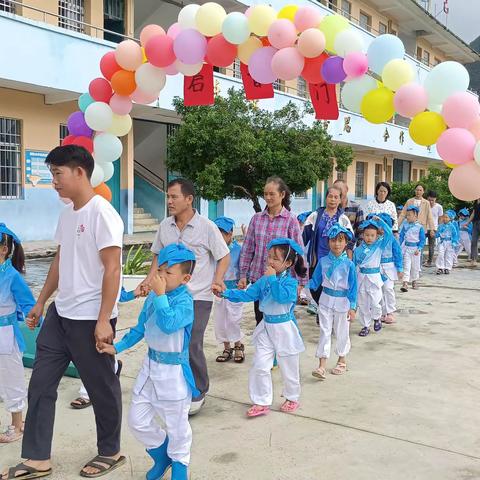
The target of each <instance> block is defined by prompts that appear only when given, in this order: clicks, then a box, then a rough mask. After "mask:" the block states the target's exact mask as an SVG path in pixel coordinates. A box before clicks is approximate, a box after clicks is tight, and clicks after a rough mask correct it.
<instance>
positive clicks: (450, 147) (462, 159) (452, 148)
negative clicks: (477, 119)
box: [437, 128, 480, 188]
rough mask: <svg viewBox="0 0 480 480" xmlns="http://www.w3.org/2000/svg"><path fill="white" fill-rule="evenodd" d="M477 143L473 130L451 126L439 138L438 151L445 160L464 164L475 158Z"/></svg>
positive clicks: (455, 163)
mask: <svg viewBox="0 0 480 480" xmlns="http://www.w3.org/2000/svg"><path fill="white" fill-rule="evenodd" d="M475 144H476V140H475V137H474V136H473V133H472V132H470V131H468V130H466V129H465V128H449V129H448V130H445V131H444V132H443V133H442V134H441V135H440V138H439V139H438V140H437V152H438V154H439V155H440V157H441V159H442V160H443V161H445V162H447V163H453V164H454V165H462V164H464V163H467V162H470V161H471V160H473V152H474V150H475ZM479 188H480V186H479Z"/></svg>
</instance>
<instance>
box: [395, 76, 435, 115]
mask: <svg viewBox="0 0 480 480" xmlns="http://www.w3.org/2000/svg"><path fill="white" fill-rule="evenodd" d="M393 103H394V105H395V110H396V111H397V112H398V113H399V114H400V115H402V116H403V117H407V118H413V117H414V116H415V115H417V114H419V113H422V112H424V111H425V110H426V109H427V107H428V93H427V91H426V90H425V88H424V87H422V85H419V84H418V83H407V84H406V85H402V86H401V87H400V88H399V89H398V90H397V92H396V93H395V96H394V97H393Z"/></svg>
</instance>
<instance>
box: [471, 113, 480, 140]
mask: <svg viewBox="0 0 480 480" xmlns="http://www.w3.org/2000/svg"><path fill="white" fill-rule="evenodd" d="M469 130H470V131H471V132H472V133H473V136H474V137H475V139H476V140H477V141H478V140H480V118H477V119H476V120H475V121H474V122H473V124H472V125H471V126H470V128H469Z"/></svg>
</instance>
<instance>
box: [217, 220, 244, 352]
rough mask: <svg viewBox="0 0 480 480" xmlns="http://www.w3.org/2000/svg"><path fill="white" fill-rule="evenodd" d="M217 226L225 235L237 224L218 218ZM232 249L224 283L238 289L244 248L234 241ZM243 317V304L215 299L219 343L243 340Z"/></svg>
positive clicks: (224, 299) (230, 247) (228, 286)
mask: <svg viewBox="0 0 480 480" xmlns="http://www.w3.org/2000/svg"><path fill="white" fill-rule="evenodd" d="M214 223H215V225H217V227H218V228H219V229H220V230H223V231H224V232H225V233H230V232H232V231H233V227H234V226H235V222H234V221H233V220H232V219H231V218H228V217H218V218H217V219H216V220H215V222H214ZM228 248H229V249H230V265H229V267H228V270H227V272H226V273H225V277H224V282H225V285H226V286H227V288H231V289H232V288H237V283H238V281H239V279H240V268H239V261H240V252H241V250H242V247H241V246H240V245H239V244H238V243H237V242H236V241H235V240H233V241H232V243H231V244H230V245H229V246H228ZM242 316H243V304H241V303H233V302H230V301H229V300H227V299H226V298H218V297H215V307H214V311H213V318H214V322H215V337H216V339H217V342H218V343H224V342H239V341H240V340H241V339H242V332H241V330H240V322H241V321H242Z"/></svg>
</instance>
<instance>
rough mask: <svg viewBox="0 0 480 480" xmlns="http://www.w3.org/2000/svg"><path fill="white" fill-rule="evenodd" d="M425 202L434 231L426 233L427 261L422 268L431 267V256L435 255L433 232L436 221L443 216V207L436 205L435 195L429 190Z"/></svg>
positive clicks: (436, 227) (436, 224)
mask: <svg viewBox="0 0 480 480" xmlns="http://www.w3.org/2000/svg"><path fill="white" fill-rule="evenodd" d="M427 200H428V202H429V203H430V210H431V212H432V217H433V224H434V227H435V230H434V231H433V234H432V232H431V231H430V230H429V231H428V260H427V261H426V262H425V263H424V264H423V266H424V267H431V266H432V265H433V254H434V253H435V244H436V238H435V232H436V231H437V230H438V220H439V218H440V217H441V216H442V215H443V207H442V206H441V205H440V204H439V203H437V193H436V192H434V191H433V190H430V191H429V192H428V194H427Z"/></svg>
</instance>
